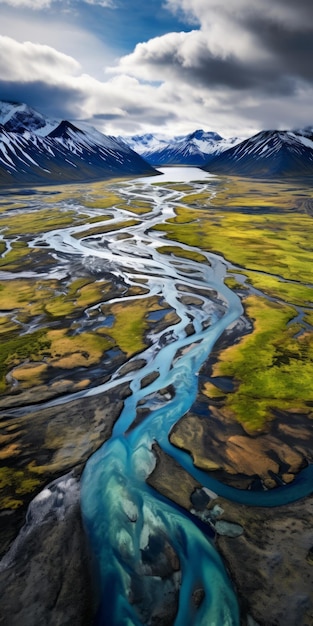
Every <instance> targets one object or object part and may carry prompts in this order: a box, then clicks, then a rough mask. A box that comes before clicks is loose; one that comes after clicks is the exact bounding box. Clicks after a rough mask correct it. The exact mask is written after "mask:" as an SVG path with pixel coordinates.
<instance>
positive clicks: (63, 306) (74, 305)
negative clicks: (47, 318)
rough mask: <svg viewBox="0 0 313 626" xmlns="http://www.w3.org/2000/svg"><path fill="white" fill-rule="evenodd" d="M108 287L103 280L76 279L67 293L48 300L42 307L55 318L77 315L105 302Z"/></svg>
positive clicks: (108, 284) (107, 283) (106, 282)
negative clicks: (85, 309) (87, 308)
mask: <svg viewBox="0 0 313 626" xmlns="http://www.w3.org/2000/svg"><path fill="white" fill-rule="evenodd" d="M110 287H111V286H110V283H109V282H108V281H104V280H99V281H95V282H89V281H88V279H86V278H85V279H84V278H81V279H77V280H75V281H73V282H72V283H71V284H70V286H69V288H68V290H67V293H64V294H61V295H58V296H54V297H52V298H50V299H49V301H48V302H47V303H46V304H45V305H44V308H45V311H46V312H47V313H48V314H49V315H52V316H53V317H56V318H62V317H64V316H66V315H71V314H72V313H74V312H76V313H77V312H78V311H79V310H80V309H84V308H85V307H87V306H92V305H93V304H96V303H97V302H101V301H102V300H105V296H106V294H107V293H108V292H109V290H110Z"/></svg>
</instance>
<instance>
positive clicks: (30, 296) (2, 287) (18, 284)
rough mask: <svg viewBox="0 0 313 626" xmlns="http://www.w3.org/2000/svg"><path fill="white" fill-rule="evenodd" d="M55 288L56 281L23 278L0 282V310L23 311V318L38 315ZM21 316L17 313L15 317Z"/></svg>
mask: <svg viewBox="0 0 313 626" xmlns="http://www.w3.org/2000/svg"><path fill="white" fill-rule="evenodd" d="M56 288H57V281H55V280H51V281H48V280H47V281H43V280H42V281H41V280H39V281H36V280H34V279H32V280H28V279H24V278H20V279H16V280H6V281H3V282H2V283H0V310H2V311H13V310H15V309H20V310H21V311H23V321H25V318H26V319H27V318H28V317H32V316H33V315H39V314H40V313H42V312H43V310H44V306H45V303H46V301H47V300H49V298H51V295H52V294H53V293H54V290H55V289H56ZM19 318H21V316H19V315H17V319H19Z"/></svg>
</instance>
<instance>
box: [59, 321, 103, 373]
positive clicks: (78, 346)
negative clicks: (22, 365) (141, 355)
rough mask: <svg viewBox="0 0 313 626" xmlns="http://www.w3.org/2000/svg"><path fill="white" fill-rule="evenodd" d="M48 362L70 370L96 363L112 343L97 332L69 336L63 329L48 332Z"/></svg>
mask: <svg viewBox="0 0 313 626" xmlns="http://www.w3.org/2000/svg"><path fill="white" fill-rule="evenodd" d="M47 340H48V342H49V345H50V350H49V355H48V358H49V361H50V363H51V364H52V365H53V366H54V367H61V368H64V369H72V368H74V367H88V366H90V365H92V364H94V363H98V362H99V360H100V359H101V357H102V356H103V354H104V352H106V350H109V349H110V348H112V347H113V346H114V341H113V340H112V339H111V338H110V337H107V336H104V335H102V334H99V333H97V332H84V333H79V334H77V335H69V334H68V332H67V331H66V330H65V329H63V328H62V329H58V330H48V332H47Z"/></svg>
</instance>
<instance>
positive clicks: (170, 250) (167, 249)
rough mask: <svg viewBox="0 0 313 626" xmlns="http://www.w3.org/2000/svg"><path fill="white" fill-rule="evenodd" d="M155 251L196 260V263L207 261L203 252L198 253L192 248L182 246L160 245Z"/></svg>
mask: <svg viewBox="0 0 313 626" xmlns="http://www.w3.org/2000/svg"><path fill="white" fill-rule="evenodd" d="M157 251H158V252H161V254H173V255H174V256H178V257H182V258H183V259H190V260H191V261H197V262H198V263H207V262H208V261H207V259H206V257H205V256H204V254H200V252H195V251H194V250H184V248H179V247H178V246H160V247H159V248H157Z"/></svg>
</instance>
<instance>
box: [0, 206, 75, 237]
mask: <svg viewBox="0 0 313 626" xmlns="http://www.w3.org/2000/svg"><path fill="white" fill-rule="evenodd" d="M75 215H76V213H75V211H72V210H68V211H64V210H62V211H61V210H57V209H39V210H35V209H33V210H32V211H26V210H25V211H23V212H19V213H16V214H15V215H14V214H13V215H12V214H11V213H10V214H5V215H2V217H1V219H0V227H1V228H5V229H6V234H7V235H26V234H27V233H29V234H30V235H34V234H37V233H44V232H48V231H49V230H54V229H55V228H62V227H63V228H64V227H65V226H70V225H71V224H73V221H74V219H75Z"/></svg>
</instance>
